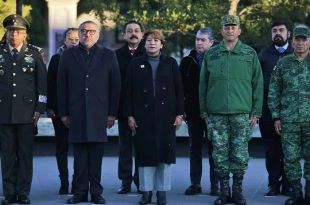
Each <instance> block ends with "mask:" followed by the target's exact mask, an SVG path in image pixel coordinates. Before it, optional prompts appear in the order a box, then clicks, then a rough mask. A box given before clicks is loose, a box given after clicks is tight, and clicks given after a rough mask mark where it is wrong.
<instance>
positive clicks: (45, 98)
mask: <svg viewBox="0 0 310 205" xmlns="http://www.w3.org/2000/svg"><path fill="white" fill-rule="evenodd" d="M38 102H41V103H46V102H47V97H46V96H45V95H39V99H38Z"/></svg>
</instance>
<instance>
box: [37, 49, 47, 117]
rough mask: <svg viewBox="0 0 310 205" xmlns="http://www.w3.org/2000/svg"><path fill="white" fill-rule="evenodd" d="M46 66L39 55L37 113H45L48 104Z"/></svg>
mask: <svg viewBox="0 0 310 205" xmlns="http://www.w3.org/2000/svg"><path fill="white" fill-rule="evenodd" d="M46 76H47V72H46V66H45V64H44V62H43V59H42V58H41V56H39V55H38V60H37V62H36V94H37V104H36V107H35V112H39V113H43V112H44V111H45V108H46V102H47V97H46V95H47V88H46V87H47V82H46Z"/></svg>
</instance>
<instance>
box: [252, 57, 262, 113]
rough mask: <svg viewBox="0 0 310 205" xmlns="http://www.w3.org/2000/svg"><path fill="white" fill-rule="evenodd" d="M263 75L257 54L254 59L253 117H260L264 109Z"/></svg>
mask: <svg viewBox="0 0 310 205" xmlns="http://www.w3.org/2000/svg"><path fill="white" fill-rule="evenodd" d="M263 87H264V85H263V74H262V69H261V65H260V63H259V60H258V58H257V55H256V53H255V55H254V59H253V74H252V111H251V116H256V117H260V116H261V114H262V108H263V93H264V88H263Z"/></svg>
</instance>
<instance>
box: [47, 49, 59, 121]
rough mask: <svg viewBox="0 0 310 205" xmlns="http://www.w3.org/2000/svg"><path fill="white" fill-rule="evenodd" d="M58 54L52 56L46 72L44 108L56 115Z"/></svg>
mask: <svg viewBox="0 0 310 205" xmlns="http://www.w3.org/2000/svg"><path fill="white" fill-rule="evenodd" d="M59 60H60V54H59V53H56V54H55V55H53V56H52V58H51V60H50V63H49V65H48V70H47V104H46V108H47V109H51V110H53V111H54V112H55V114H56V116H57V115H58V109H57V73H58V64H59Z"/></svg>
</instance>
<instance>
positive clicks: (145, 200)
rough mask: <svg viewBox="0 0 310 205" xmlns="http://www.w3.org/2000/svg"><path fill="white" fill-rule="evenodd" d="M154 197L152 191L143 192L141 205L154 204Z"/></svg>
mask: <svg viewBox="0 0 310 205" xmlns="http://www.w3.org/2000/svg"><path fill="white" fill-rule="evenodd" d="M152 195H153V193H152V192H151V191H143V192H142V196H141V198H140V200H139V205H145V204H149V203H151V202H152Z"/></svg>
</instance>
